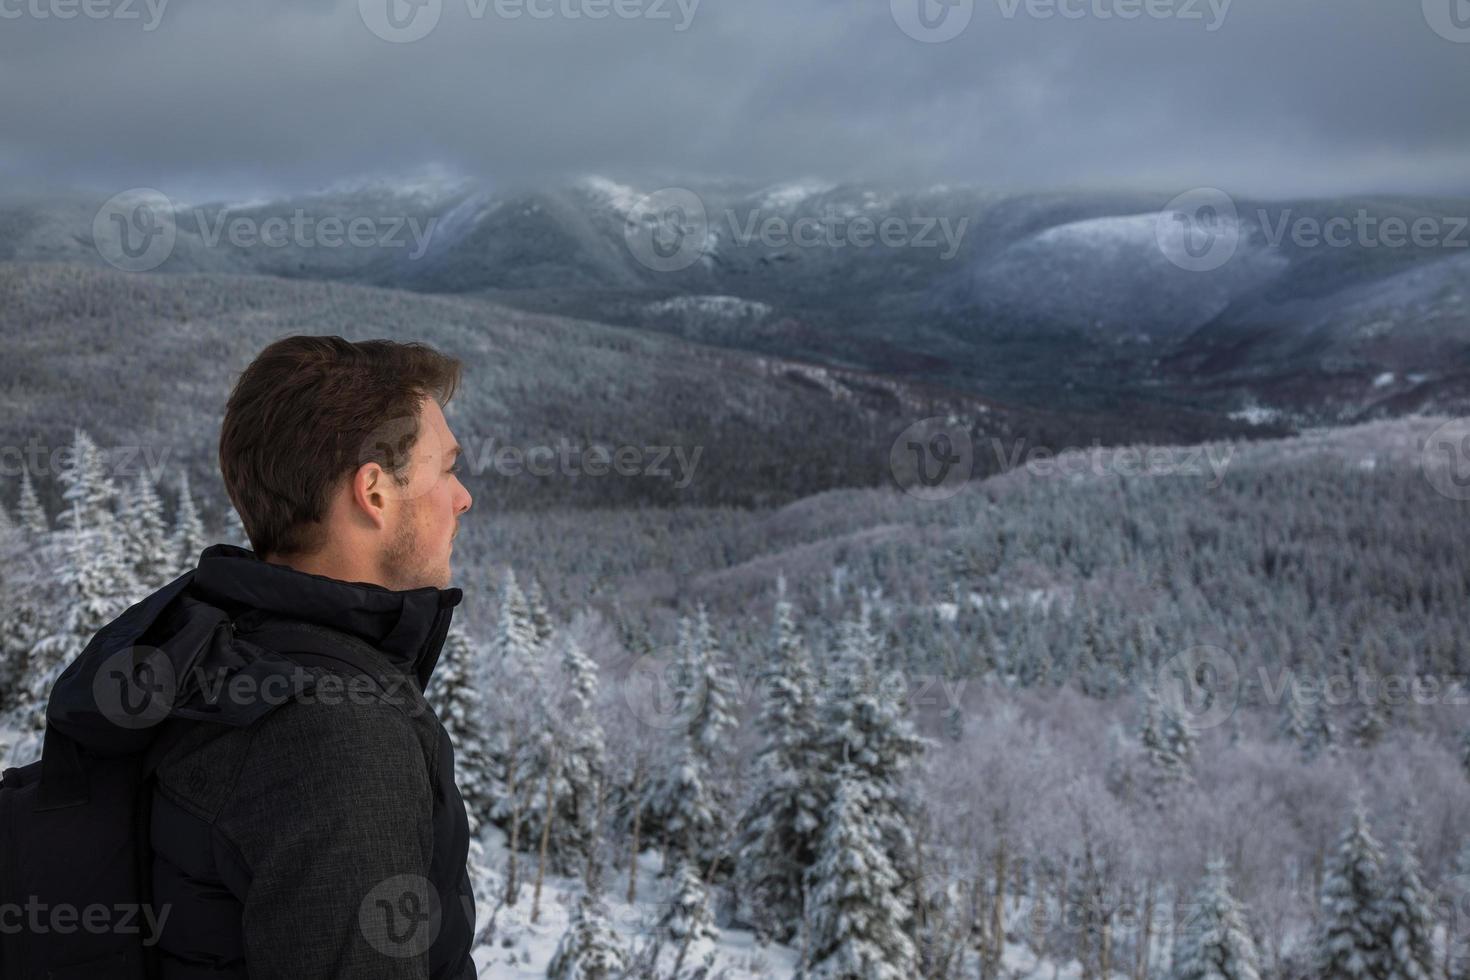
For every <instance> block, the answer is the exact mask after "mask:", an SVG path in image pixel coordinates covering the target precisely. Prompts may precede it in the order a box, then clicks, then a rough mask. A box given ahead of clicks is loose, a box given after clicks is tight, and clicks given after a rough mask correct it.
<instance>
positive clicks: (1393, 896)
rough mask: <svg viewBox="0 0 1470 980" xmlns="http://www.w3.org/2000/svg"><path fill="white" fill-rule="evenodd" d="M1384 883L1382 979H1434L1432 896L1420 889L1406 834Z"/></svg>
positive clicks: (1420, 882) (1421, 882) (1417, 872)
mask: <svg viewBox="0 0 1470 980" xmlns="http://www.w3.org/2000/svg"><path fill="white" fill-rule="evenodd" d="M1385 877H1386V881H1385V883H1384V893H1383V903H1382V909H1381V915H1382V918H1383V928H1384V930H1385V932H1386V935H1387V937H1388V941H1389V947H1388V970H1387V972H1386V973H1385V974H1384V976H1385V978H1386V980H1434V978H1435V966H1434V895H1433V894H1432V893H1431V892H1430V891H1429V889H1427V888H1425V887H1424V882H1423V879H1422V877H1421V876H1420V872H1419V860H1418V858H1417V857H1415V855H1414V842H1413V839H1412V838H1410V837H1409V836H1408V835H1405V837H1404V838H1403V840H1401V841H1400V842H1399V849H1398V854H1397V855H1396V857H1395V860H1394V863H1393V866H1392V867H1391V868H1390V869H1389V871H1388V873H1387V875H1386V876H1385Z"/></svg>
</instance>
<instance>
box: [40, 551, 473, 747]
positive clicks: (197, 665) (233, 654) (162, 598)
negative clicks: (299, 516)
mask: <svg viewBox="0 0 1470 980" xmlns="http://www.w3.org/2000/svg"><path fill="white" fill-rule="evenodd" d="M463 597H464V593H463V592H462V591H461V590H460V589H457V588H450V589H440V588H436V587H434V586H425V587H423V588H418V589H408V590H403V591H397V590H392V589H385V588H383V587H382V586H379V585H374V584H372V583H370V582H343V581H340V580H338V579H333V578H328V577H326V576H324V575H314V574H311V573H309V572H301V571H298V570H296V569H294V568H291V567H289V566H287V565H278V564H275V563H273V562H266V561H262V560H261V559H260V558H259V557H258V556H257V555H256V554H255V552H253V551H251V550H249V549H247V548H239V547H236V546H234V545H229V544H216V545H211V546H210V547H208V548H206V549H205V550H204V551H203V553H202V554H201V555H200V556H199V562H198V565H197V566H196V567H195V568H194V569H192V570H190V571H188V572H186V573H185V574H183V575H181V576H179V577H178V578H177V579H175V580H174V581H172V582H170V583H169V584H168V585H165V586H163V587H162V588H161V589H159V590H157V591H156V592H154V593H153V594H151V595H149V596H148V597H147V598H145V599H143V600H141V601H140V602H138V603H136V604H134V605H132V606H130V607H129V608H128V609H127V610H125V611H124V612H123V613H122V614H121V615H119V616H118V617H117V618H116V619H114V620H113V621H112V622H110V623H108V624H107V625H106V626H104V627H103V628H102V629H101V630H99V631H98V632H97V633H96V634H95V635H94V636H93V637H92V639H91V641H90V642H89V643H88V644H87V647H86V649H85V650H83V651H82V653H81V654H80V655H79V656H78V657H77V658H76V659H75V660H74V661H72V663H71V664H69V665H68V666H67V668H66V670H65V671H63V673H62V674H61V676H60V677H59V678H58V679H57V681H56V684H55V685H54V686H53V687H52V689H51V695H50V699H49V701H48V702H47V708H46V719H47V727H48V731H49V730H50V729H55V730H56V731H57V732H59V733H60V734H62V735H65V736H67V737H68V739H70V740H72V741H74V742H75V743H76V744H77V745H79V746H82V747H84V748H86V749H88V750H89V751H92V752H95V753H99V754H103V755H122V754H130V753H133V752H139V751H142V750H143V749H144V748H146V746H147V745H148V743H149V742H150V741H151V739H152V736H153V734H154V726H156V725H157V724H158V723H159V722H161V721H163V720H164V719H165V718H170V717H179V718H189V719H194V720H201V721H214V722H218V723H222V724H227V725H248V724H250V723H251V722H253V721H254V720H256V719H257V718H259V717H260V716H261V715H263V714H265V713H267V712H268V711H269V710H270V709H271V708H273V707H275V706H277V704H278V703H279V701H276V702H272V701H271V700H270V699H267V698H263V697H246V698H243V699H242V698H235V697H221V696H220V692H221V691H223V690H227V688H225V687H224V686H223V685H225V684H233V685H237V686H236V687H235V688H231V689H233V690H257V691H265V690H269V689H270V688H269V687H268V686H267V687H262V686H260V685H262V684H265V683H266V682H267V681H268V680H269V679H270V678H273V677H286V676H287V675H289V674H291V672H292V671H293V670H294V667H295V665H294V664H293V663H292V662H291V661H290V660H289V659H288V658H286V657H284V656H282V655H280V654H276V653H273V652H271V651H268V650H265V649H263V648H262V647H259V646H256V645H254V644H251V643H248V642H245V641H243V640H240V639H237V638H236V636H235V629H234V622H235V620H237V619H238V618H240V617H242V616H244V615H245V614H247V613H258V614H260V615H262V616H277V617H282V618H286V619H291V620H301V621H304V622H308V623H314V624H316V625H320V626H324V627H328V628H330V629H334V630H338V631H340V632H343V633H348V634H351V635H352V636H355V637H357V638H359V639H361V640H363V641H365V642H366V643H368V644H370V645H371V646H373V647H375V648H376V649H377V650H378V651H380V652H381V653H382V654H383V656H384V657H386V658H387V659H388V660H389V661H390V662H392V663H393V664H394V665H395V666H396V667H398V668H399V669H400V670H402V671H403V672H404V673H406V674H408V675H409V676H411V677H413V678H414V679H415V680H416V681H417V683H418V687H419V691H420V692H421V693H422V692H423V691H424V690H425V689H426V688H427V686H428V683H429V677H430V676H431V674H432V673H433V670H434V667H435V665H436V664H437V663H438V661H439V653H440V650H441V649H442V648H443V645H444V637H445V635H446V634H447V633H448V631H449V624H450V621H451V619H452V617H453V613H454V607H455V606H457V605H458V604H459V602H460V600H461V599H462V598H463Z"/></svg>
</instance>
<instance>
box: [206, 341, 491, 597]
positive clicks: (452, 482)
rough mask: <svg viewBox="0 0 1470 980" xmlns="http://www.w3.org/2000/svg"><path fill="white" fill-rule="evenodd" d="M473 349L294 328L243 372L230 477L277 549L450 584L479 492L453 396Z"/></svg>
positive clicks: (400, 581) (275, 556) (387, 583)
mask: <svg viewBox="0 0 1470 980" xmlns="http://www.w3.org/2000/svg"><path fill="white" fill-rule="evenodd" d="M460 368H461V366H460V363H459V361H457V360H455V359H453V358H451V357H446V356H445V355H443V354H440V353H439V352H438V351H435V350H434V349H433V348H431V347H428V346H426V345H424V344H416V343H414V344H398V343H393V342H391V341H387V340H367V341H360V342H358V343H350V342H348V341H346V340H343V339H342V338H341V337H287V338H285V339H283V340H278V341H276V342H275V343H273V344H271V345H270V346H269V347H267V348H266V349H265V350H263V351H261V353H260V355H259V356H258V357H256V359H255V360H254V361H253V362H251V364H250V366H249V367H247V368H246V369H245V371H244V373H242V374H241V375H240V378H239V380H238V381H237V382H236V383H235V390H234V391H233V392H232V393H231V394H230V400H229V404H228V405H227V406H226V408H225V420H224V425H223V426H222V427H221V429H220V442H219V461H220V472H221V473H222V474H223V476H224V482H225V488H226V490H227V491H228V492H229V495H230V500H231V501H232V502H233V503H234V505H235V510H236V511H238V512H239V514H240V520H241V523H243V524H244V525H245V533H246V534H248V535H249V536H250V543H251V546H252V547H253V548H254V550H255V552H256V554H257V555H258V556H259V557H261V558H262V559H265V560H267V561H273V562H278V563H280V564H286V565H290V566H292V567H294V568H299V569H301V570H303V571H309V572H312V573H315V574H319V575H327V576H329V577H331V578H337V579H342V580H343V581H353V582H374V583H376V584H378V585H382V586H383V587H385V588H389V589H413V588H419V587H421V586H425V585H432V586H436V587H438V588H447V587H448V586H449V555H450V550H451V548H452V545H451V543H450V541H451V539H452V538H453V537H454V535H455V533H456V532H457V530H458V528H459V515H460V514H463V513H464V512H465V511H466V510H468V509H469V507H470V503H471V499H470V495H469V492H468V491H467V490H465V488H464V486H463V485H462V484H461V483H460V482H459V478H458V477H457V476H455V474H454V471H455V470H457V469H458V466H457V465H456V459H457V456H458V455H459V445H458V443H457V442H456V441H455V438H454V435H453V434H452V433H451V432H450V431H449V425H448V423H447V422H446V421H445V419H444V412H443V406H444V405H445V404H447V403H448V401H449V399H450V398H451V397H452V396H453V394H454V391H455V388H456V387H458V384H459V377H460Z"/></svg>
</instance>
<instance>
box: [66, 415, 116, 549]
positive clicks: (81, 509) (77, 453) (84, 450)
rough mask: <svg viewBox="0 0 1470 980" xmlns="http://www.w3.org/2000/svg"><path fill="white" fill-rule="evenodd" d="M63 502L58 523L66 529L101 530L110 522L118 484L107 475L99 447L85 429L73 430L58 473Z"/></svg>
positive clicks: (104, 461) (105, 464)
mask: <svg viewBox="0 0 1470 980" xmlns="http://www.w3.org/2000/svg"><path fill="white" fill-rule="evenodd" d="M57 476H58V479H59V480H60V481H61V484H62V486H63V487H64V488H65V489H64V490H63V491H62V494H61V499H62V500H63V501H65V504H64V506H63V507H62V510H61V514H60V524H61V527H62V528H63V529H65V530H68V531H70V530H75V529H77V528H82V529H84V531H90V530H93V529H100V528H102V527H104V526H106V525H109V524H111V523H112V522H113V510H112V508H113V502H114V501H115V500H116V499H117V495H118V494H117V487H116V485H114V484H113V482H112V479H111V478H110V477H109V476H108V475H107V463H106V460H105V458H104V457H103V453H102V450H101V449H100V448H99V447H98V446H97V443H96V442H94V441H93V440H92V437H91V436H89V435H88V434H87V433H86V431H85V430H83V429H81V428H78V429H75V430H74V431H73V435H72V444H71V447H70V452H68V453H66V454H65V455H64V461H63V462H62V464H61V467H60V472H59V473H58V474H57Z"/></svg>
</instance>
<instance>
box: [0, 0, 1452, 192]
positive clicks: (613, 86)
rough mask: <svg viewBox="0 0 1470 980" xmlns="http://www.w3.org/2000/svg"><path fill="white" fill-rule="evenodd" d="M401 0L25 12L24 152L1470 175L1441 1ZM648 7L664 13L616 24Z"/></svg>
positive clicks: (64, 161)
mask: <svg viewBox="0 0 1470 980" xmlns="http://www.w3.org/2000/svg"><path fill="white" fill-rule="evenodd" d="M150 2H151V3H152V4H154V7H152V8H150V7H149V3H150ZM390 2H391V3H394V4H398V5H399V6H398V7H397V10H398V12H399V13H400V14H402V15H404V16H406V15H407V14H408V13H410V12H411V11H412V10H414V9H415V8H412V7H410V6H408V3H407V0H362V3H361V4H360V3H359V0H350V2H341V0H339V2H337V3H330V2H325V0H319V2H314V3H313V2H302V0H292V2H290V3H285V2H274V0H246V2H241V0H233V2H229V3H226V2H212V0H192V2H191V0H0V15H3V19H0V91H3V92H4V95H3V96H0V99H3V105H4V111H3V119H0V167H3V168H4V169H5V171H6V172H7V173H8V174H9V175H10V178H11V180H12V182H14V183H19V184H21V185H24V184H26V183H28V182H37V181H41V180H43V179H44V180H50V181H69V182H76V183H87V184H93V185H96V186H99V187H108V186H116V187H127V186H133V185H149V186H156V187H160V188H162V189H164V190H166V191H168V192H169V193H171V194H174V193H177V194H180V195H182V196H188V195H190V194H192V193H201V194H203V193H212V192H217V193H234V194H245V193H257V192H267V191H281V190H293V189H302V188H307V187H312V186H319V185H321V184H324V183H328V182H331V181H334V180H337V179H340V178H343V177H348V176H355V175H361V174H367V173H396V172H404V171H410V170H413V169H416V168H419V167H422V166H424V165H428V164H434V165H440V166H443V167H446V168H448V169H450V170H452V171H455V172H460V173H465V174H472V175H477V176H485V177H490V178H492V179H495V180H503V181H510V182H520V181H528V180H539V179H545V178H556V177H561V176H570V175H575V174H585V173H609V174H613V175H617V176H622V177H630V176H636V175H639V174H649V173H654V172H658V173H664V174H670V173H673V174H677V173H691V174H700V175H729V176H737V177H742V178H750V179H755V180H771V181H776V180H781V179H788V178H791V177H795V176H803V175H812V176H819V177H823V178H827V179H832V180H849V179H891V180H898V181H903V182H906V183H917V182H941V181H942V182H962V183H976V184H985V185H992V186H995V187H998V188H1004V189H1019V188H1034V187H1080V186H1105V187H1127V186H1133V187H1140V186H1141V187H1148V188H1151V189H1161V190H1169V189H1172V188H1176V187H1177V188H1180V189H1183V188H1185V187H1192V186H1197V185H1202V184H1208V185H1216V186H1223V187H1227V188H1230V189H1233V190H1237V191H1242V192H1246V193H1257V194H1268V195H1274V194H1282V195H1285V194H1332V193H1344V192H1366V191H1413V192H1446V193H1464V192H1466V191H1467V190H1470V179H1467V175H1470V167H1467V164H1470V102H1467V100H1465V98H1464V93H1465V92H1467V91H1470V41H1465V42H1457V41H1454V40H1451V39H1449V38H1447V37H1445V36H1441V34H1440V33H1436V32H1435V30H1433V29H1431V25H1430V21H1431V19H1432V18H1431V17H1430V16H1428V15H1426V12H1425V10H1424V9H1421V4H1420V3H1419V2H1399V3H1392V4H1389V3H1383V2H1381V0H1234V2H1227V0H974V2H973V8H974V9H973V15H972V17H971V19H970V21H969V23H968V25H967V26H966V27H965V28H964V30H963V31H961V32H960V33H959V34H958V36H956V37H954V38H953V39H951V40H948V41H945V42H943V43H924V42H922V41H920V40H916V39H915V38H913V37H911V36H909V35H908V34H906V33H905V32H904V31H903V30H901V29H900V27H899V24H898V19H897V18H896V17H895V14H894V12H893V10H892V9H890V4H889V3H888V0H845V2H837V0H803V2H801V3H792V2H790V0H682V3H683V7H682V8H681V6H680V2H681V0H483V3H482V2H481V0H419V2H420V3H426V4H427V5H428V6H425V7H423V8H422V9H421V10H420V11H419V12H420V15H421V16H428V15H430V14H433V13H434V12H435V11H436V10H437V12H438V20H437V22H436V23H435V24H434V27H433V29H432V30H431V31H430V32H429V33H428V34H427V35H426V36H425V37H423V38H422V39H420V40H417V41H413V42H411V43H390V42H388V41H385V40H383V39H381V38H380V37H378V36H375V35H374V33H373V32H372V31H371V30H370V29H369V27H368V25H367V21H369V20H372V19H373V18H374V17H375V16H376V17H377V18H378V20H380V21H383V22H384V23H386V21H385V20H384V19H383V17H382V16H381V12H382V11H383V10H386V5H387V4H388V3H390ZM895 2H909V0H895ZM914 2H917V0H914ZM925 2H926V3H931V4H934V6H933V7H931V8H930V10H931V12H932V11H938V10H940V9H941V8H940V7H939V6H938V4H939V0H925ZM950 2H952V3H960V4H964V3H966V2H968V0H950ZM1441 2H1442V3H1443V4H1444V5H1445V7H1446V9H1448V5H1449V4H1450V3H1453V2H1462V0H1426V3H1427V4H1428V5H1430V6H1431V7H1432V5H1433V4H1436V3H1441ZM497 3H499V4H501V5H502V6H501V7H500V9H501V10H502V11H504V10H507V9H510V10H514V9H522V13H521V15H520V16H519V17H517V18H514V19H512V18H509V17H506V16H501V15H497V13H496V9H497V7H496V5H497ZM599 3H601V4H602V7H601V8H598V7H597V6H596V5H597V4H599ZM68 4H70V6H68ZM124 4H126V10H128V11H131V12H132V13H133V14H135V15H136V16H134V17H131V18H127V17H123V16H121V14H122V13H123V12H124V11H123V9H120V8H122V5H124ZM159 4H163V5H164V6H163V7H162V10H161V16H158V18H157V23H156V26H155V29H152V30H149V29H147V28H148V25H149V24H150V22H151V19H152V18H153V17H154V16H155V14H156V13H157V12H158V6H157V5H159ZM373 4H377V5H378V6H377V7H376V8H375V7H374V6H373ZM514 4H529V5H534V6H535V7H536V9H538V10H544V9H551V10H552V11H557V10H564V9H573V10H575V11H577V12H580V13H581V14H582V16H580V17H575V18H573V17H569V16H566V15H565V14H562V13H557V14H556V15H555V16H552V17H550V18H547V19H539V18H533V17H531V16H530V15H529V13H528V12H526V11H525V9H524V7H522V8H516V7H514V6H507V5H514ZM617 4H623V5H624V6H621V7H618V6H616V5H617ZM1058 4H1060V5H1061V8H1065V14H1067V15H1064V11H1063V9H1060V8H1059V7H1058ZM1130 4H1131V6H1130ZM1212 4H1213V6H1212ZM88 5H90V6H88ZM543 5H544V6H543ZM655 5H656V6H655ZM1048 5H1049V6H1048ZM83 7H86V8H87V9H89V10H92V11H93V12H94V13H96V12H98V11H101V12H103V13H107V14H108V16H105V17H101V18H98V17H95V16H87V15H86V14H84V13H82V12H81V8H83ZM364 9H365V10H366V11H367V12H368V17H367V18H366V19H365V18H364V16H363V13H362V11H363V10H364ZM477 9H481V10H483V11H484V16H481V17H476V16H475V15H474V13H475V11H476V10H477ZM597 9H602V10H604V11H607V16H605V17H604V18H603V19H600V20H594V19H590V17H589V16H588V14H589V13H591V12H595V11H596V10H597ZM635 9H636V10H644V11H648V12H650V13H652V12H659V11H661V12H663V13H664V14H666V16H665V17H662V18H657V17H652V16H642V17H635V18H629V17H624V16H619V15H618V14H617V13H616V11H617V10H622V11H624V12H628V11H632V10H635ZM67 10H71V11H75V12H76V13H77V15H76V16H74V17H73V18H71V19H68V20H62V19H58V18H57V17H56V16H55V14H56V13H58V12H65V11H67ZM375 10H377V11H378V14H374V11H375ZM1048 10H1051V11H1052V13H1051V15H1050V16H1046V13H1047V11H1048ZM1129 10H1134V11H1138V12H1139V15H1138V16H1137V17H1136V18H1134V19H1123V18H1122V17H1121V16H1120V15H1121V14H1122V13H1125V12H1127V11H1129ZM1150 10H1153V11H1156V12H1159V11H1173V12H1174V13H1175V14H1176V15H1175V16H1168V17H1155V16H1150V15H1149V13H1148V11H1150ZM37 11H41V12H45V13H47V14H48V15H49V16H46V17H39V16H37ZM1028 11H1029V12H1028ZM963 12H964V8H963V7H956V8H954V9H953V10H952V11H951V16H956V15H959V14H963ZM17 13H18V14H19V16H14V15H16V14H17ZM691 13H692V16H690V15H691ZM1038 14H1040V15H1041V16H1038ZM1222 14H1223V16H1221V15H1222ZM1072 15H1075V16H1072ZM1105 15H1111V16H1105ZM1184 15H1198V16H1184ZM686 18H687V24H685V23H684V21H685V20H686ZM420 23H422V22H420ZM949 23H951V24H953V23H956V22H955V21H951V22H949ZM681 26H683V27H684V28H685V29H682V30H681V29H679V28H680V27H681Z"/></svg>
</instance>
